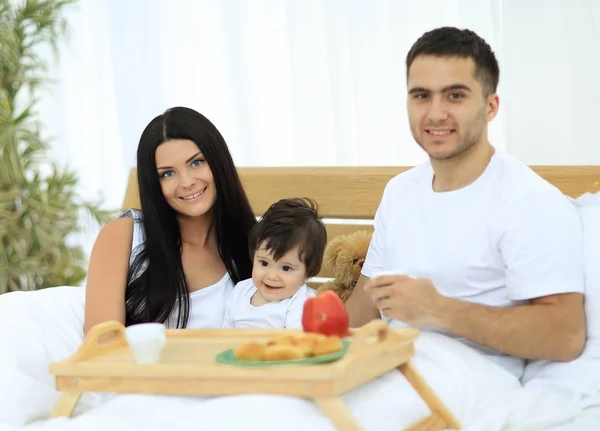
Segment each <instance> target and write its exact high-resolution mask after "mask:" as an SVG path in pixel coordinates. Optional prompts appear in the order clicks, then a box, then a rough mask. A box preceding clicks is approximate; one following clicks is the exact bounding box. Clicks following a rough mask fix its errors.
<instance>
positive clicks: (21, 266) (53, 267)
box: [0, 0, 114, 294]
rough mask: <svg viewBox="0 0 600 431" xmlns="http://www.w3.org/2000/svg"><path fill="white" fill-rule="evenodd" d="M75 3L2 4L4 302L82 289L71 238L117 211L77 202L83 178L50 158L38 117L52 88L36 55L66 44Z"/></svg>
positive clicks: (82, 269) (81, 261)
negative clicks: (54, 289) (19, 294)
mask: <svg viewBox="0 0 600 431" xmlns="http://www.w3.org/2000/svg"><path fill="white" fill-rule="evenodd" d="M75 3H76V1H74V0H25V1H18V2H15V1H9V0H0V221H1V223H0V242H1V243H2V244H1V245H2V247H1V248H0V294H2V293H6V292H10V291H15V290H35V289H42V288H46V287H50V286H56V285H64V284H67V285H77V284H78V283H80V282H81V281H82V280H83V279H84V278H85V277H86V268H87V263H86V262H85V255H84V252H83V250H82V249H81V247H78V246H74V245H72V241H70V238H72V237H73V235H75V234H78V233H81V232H85V231H86V229H85V227H86V225H87V222H88V221H89V220H90V216H91V220H94V221H95V222H96V223H97V224H103V223H105V222H107V221H108V220H109V219H110V217H112V216H113V214H114V211H108V210H107V209H105V208H103V204H102V201H101V200H97V201H91V200H88V199H83V198H82V197H81V196H79V194H78V192H77V190H78V186H79V178H78V177H77V175H76V173H75V172H74V171H72V170H70V169H69V168H66V167H61V166H59V164H58V162H57V161H54V160H52V159H51V158H50V156H49V148H50V140H49V138H48V137H46V136H43V134H42V133H41V132H40V131H41V130H42V129H43V128H42V125H41V123H40V118H39V115H38V114H37V110H36V107H37V104H38V100H39V98H40V94H39V90H40V88H41V87H42V86H44V85H49V84H51V83H52V81H51V80H50V79H49V78H48V76H47V74H46V72H47V69H48V65H47V64H46V62H45V61H44V60H43V59H42V58H41V57H40V56H39V55H37V52H40V48H41V47H42V46H49V47H50V48H52V49H53V50H54V52H55V54H56V53H57V51H56V46H57V43H58V41H59V40H60V39H61V38H64V37H65V36H66V31H67V23H66V20H65V18H64V16H63V15H64V12H65V10H66V8H67V7H69V6H71V5H73V4H75Z"/></svg>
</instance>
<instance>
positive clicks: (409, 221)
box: [362, 150, 584, 378]
mask: <svg viewBox="0 0 600 431" xmlns="http://www.w3.org/2000/svg"><path fill="white" fill-rule="evenodd" d="M432 182H433V169H432V167H431V164H430V163H425V164H422V165H420V166H417V167H415V168H413V169H411V170H409V171H407V172H404V173H402V174H400V175H397V176H396V177H394V178H393V179H392V180H390V181H389V183H388V184H387V186H386V187H385V190H384V193H383V197H382V200H381V203H380V205H379V208H378V209H377V212H376V215H375V220H374V228H375V232H374V234H373V239H372V242H371V245H370V247H369V250H368V253H367V257H366V261H365V263H364V265H363V268H362V273H363V274H364V275H365V276H367V277H370V278H372V277H375V276H377V274H378V273H380V272H382V271H398V272H400V273H404V274H407V275H412V276H415V277H422V278H429V279H431V280H432V282H433V284H434V285H435V287H436V288H437V289H438V291H439V292H440V293H441V294H443V295H445V296H448V297H452V298H456V299H460V300H462V301H467V302H472V303H478V304H484V305H489V306H499V307H506V306H513V305H518V304H522V303H524V302H525V301H526V300H529V299H532V298H536V297H541V296H546V295H552V294H558V293H565V292H583V289H584V279H583V245H582V227H581V224H580V221H579V218H578V215H577V212H576V209H575V207H574V205H573V204H572V203H571V202H570V201H569V198H568V197H566V196H565V195H563V194H562V193H561V192H560V191H559V190H558V189H557V188H555V187H554V186H553V185H551V184H550V183H548V182H547V181H545V180H544V179H542V178H541V177H540V176H538V175H537V174H536V173H535V172H533V171H532V170H531V169H530V168H529V167H527V166H526V165H524V164H522V163H521V162H519V161H518V160H516V159H515V158H513V157H511V156H510V155H508V154H506V153H505V152H502V151H500V150H496V152H495V154H494V155H493V157H492V158H491V161H490V163H489V165H488V167H487V168H486V170H485V172H484V173H483V174H482V175H481V176H480V177H479V178H478V179H477V180H476V181H475V182H473V183H472V184H470V185H468V186H466V187H464V188H462V189H459V190H455V191H450V192H441V193H437V192H434V191H433V188H432ZM390 324H391V326H403V325H404V324H403V323H402V322H397V321H392V322H391V323H390ZM448 335H450V336H453V335H451V334H448ZM460 340H461V341H463V342H464V343H466V344H468V345H470V346H472V347H474V348H475V349H476V350H478V351H480V352H481V353H483V354H485V355H488V356H489V358H490V359H491V360H493V361H495V362H497V363H498V364H499V365H501V366H502V367H504V368H505V369H507V370H508V371H509V372H511V373H513V374H514V375H515V376H517V377H519V378H520V377H521V375H522V372H523V368H524V365H525V361H524V360H523V359H520V358H513V357H510V356H508V355H505V354H503V353H500V352H497V351H494V350H492V349H489V348H487V347H485V346H481V345H478V344H475V343H473V342H470V341H468V340H465V339H460Z"/></svg>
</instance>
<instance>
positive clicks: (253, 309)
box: [223, 278, 316, 328]
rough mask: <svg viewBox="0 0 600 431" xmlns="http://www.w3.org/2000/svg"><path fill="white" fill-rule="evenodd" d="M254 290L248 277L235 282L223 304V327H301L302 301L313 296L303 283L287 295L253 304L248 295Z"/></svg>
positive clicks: (313, 293) (254, 287)
mask: <svg viewBox="0 0 600 431" xmlns="http://www.w3.org/2000/svg"><path fill="white" fill-rule="evenodd" d="M255 293H256V286H254V283H253V282H252V279H251V278H249V279H247V280H243V281H240V282H239V283H238V284H236V286H235V288H234V289H233V292H232V293H231V295H230V296H229V301H228V302H227V306H226V307H225V317H224V320H223V328H302V311H303V310H304V302H305V301H306V300H307V299H308V298H311V297H313V296H316V293H315V291H314V290H313V289H311V288H310V287H308V286H307V285H306V284H303V285H302V286H301V287H300V289H298V291H297V292H296V293H295V294H294V296H292V297H291V298H287V299H284V300H282V301H276V302H267V303H266V304H264V305H260V306H254V305H252V304H250V298H252V295H254V294H255Z"/></svg>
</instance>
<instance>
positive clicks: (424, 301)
mask: <svg viewBox="0 0 600 431" xmlns="http://www.w3.org/2000/svg"><path fill="white" fill-rule="evenodd" d="M365 291H366V292H367V294H368V295H370V296H371V299H372V301H373V303H374V304H375V306H377V308H378V309H380V310H381V313H382V314H383V315H384V316H385V317H388V318H391V319H396V320H399V321H401V322H404V323H406V324H408V325H410V326H413V327H415V328H423V329H435V328H439V327H440V326H441V322H440V319H439V316H440V314H441V312H442V311H443V310H444V302H445V299H446V298H445V297H444V296H442V295H441V294H440V293H439V292H438V291H437V289H436V288H435V286H434V285H433V283H432V282H431V280H429V279H426V278H413V277H410V276H407V275H384V276H381V277H376V278H374V279H372V280H370V281H368V282H367V284H366V285H365Z"/></svg>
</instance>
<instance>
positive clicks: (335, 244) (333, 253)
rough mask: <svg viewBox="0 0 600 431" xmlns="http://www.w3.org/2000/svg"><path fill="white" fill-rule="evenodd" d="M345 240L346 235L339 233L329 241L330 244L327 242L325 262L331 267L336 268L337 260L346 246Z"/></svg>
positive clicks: (324, 255)
mask: <svg viewBox="0 0 600 431" xmlns="http://www.w3.org/2000/svg"><path fill="white" fill-rule="evenodd" d="M344 241H345V237H344V236H342V235H339V236H336V237H335V238H333V239H332V240H331V241H330V242H329V244H327V247H326V248H325V253H324V254H323V263H324V264H325V265H326V266H327V267H329V268H330V269H333V268H334V266H335V261H336V259H337V257H338V255H339V254H340V251H341V250H342V248H343V246H344Z"/></svg>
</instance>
